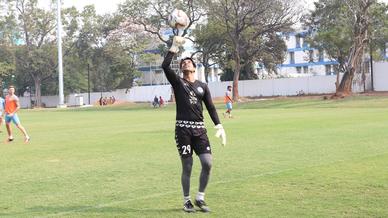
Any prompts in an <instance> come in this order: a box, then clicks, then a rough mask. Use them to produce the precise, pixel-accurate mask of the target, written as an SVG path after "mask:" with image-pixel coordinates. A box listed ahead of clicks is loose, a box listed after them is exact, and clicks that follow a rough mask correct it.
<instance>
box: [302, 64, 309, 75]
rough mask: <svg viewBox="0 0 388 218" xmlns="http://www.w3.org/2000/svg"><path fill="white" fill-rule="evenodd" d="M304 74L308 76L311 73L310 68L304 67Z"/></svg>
mask: <svg viewBox="0 0 388 218" xmlns="http://www.w3.org/2000/svg"><path fill="white" fill-rule="evenodd" d="M303 73H304V74H308V73H309V67H308V66H304V67H303Z"/></svg>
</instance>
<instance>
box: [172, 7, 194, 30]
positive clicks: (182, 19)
mask: <svg viewBox="0 0 388 218" xmlns="http://www.w3.org/2000/svg"><path fill="white" fill-rule="evenodd" d="M167 20H168V25H169V26H170V27H172V28H176V29H184V28H186V27H187V26H188V25H189V17H188V16H187V14H186V13H185V12H184V11H182V10H178V9H174V10H173V11H172V12H171V14H170V15H168V19H167Z"/></svg>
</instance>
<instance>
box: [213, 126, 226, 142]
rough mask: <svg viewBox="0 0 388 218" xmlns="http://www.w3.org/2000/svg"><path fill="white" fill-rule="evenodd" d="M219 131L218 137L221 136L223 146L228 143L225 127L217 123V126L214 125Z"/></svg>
mask: <svg viewBox="0 0 388 218" xmlns="http://www.w3.org/2000/svg"><path fill="white" fill-rule="evenodd" d="M214 128H215V129H216V130H217V132H216V137H217V138H221V140H222V141H221V143H222V145H223V146H225V145H226V133H225V130H224V127H223V126H222V124H217V125H216V126H215V127H214Z"/></svg>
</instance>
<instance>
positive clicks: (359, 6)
mask: <svg viewBox="0 0 388 218" xmlns="http://www.w3.org/2000/svg"><path fill="white" fill-rule="evenodd" d="M384 23H385V24H384ZM386 23H387V6H386V5H385V4H378V3H377V2H376V1H375V0H320V1H319V2H316V3H315V10H314V11H312V12H311V13H310V14H309V16H308V17H307V18H306V22H305V24H306V26H308V27H309V28H310V30H311V31H312V33H313V34H312V37H311V38H310V42H311V44H312V46H314V47H317V48H319V49H321V50H324V51H325V52H326V53H327V54H328V56H329V57H330V58H332V59H334V60H336V61H337V62H338V63H339V64H338V68H339V71H340V72H342V73H343V77H342V80H341V82H339V74H338V75H337V88H336V94H335V96H346V95H349V94H350V93H351V92H352V82H353V78H354V76H355V74H356V73H361V65H362V61H363V57H364V54H365V52H366V48H367V45H368V43H369V42H370V37H371V34H370V32H371V29H376V30H377V29H381V31H378V33H376V35H377V34H380V36H381V35H383V37H381V38H383V39H384V38H385V40H386V39H387V35H386V34H387V32H388V31H387V28H386ZM379 26H380V27H383V28H379ZM384 26H385V27H384ZM384 35H385V36H384ZM381 41H384V40H381ZM381 41H380V43H381ZM376 42H377V41H376Z"/></svg>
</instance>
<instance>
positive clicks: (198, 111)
mask: <svg viewBox="0 0 388 218" xmlns="http://www.w3.org/2000/svg"><path fill="white" fill-rule="evenodd" d="M173 57H174V53H171V52H168V54H167V55H166V57H165V58H164V61H163V64H162V68H163V70H164V73H165V74H166V77H167V79H168V81H169V82H170V83H171V85H172V87H173V89H174V95H175V101H176V120H177V123H178V122H179V123H180V122H182V125H184V123H186V122H187V121H192V122H191V123H195V124H197V123H198V124H202V125H203V113H202V111H203V108H202V101H203V102H204V103H205V106H206V108H207V110H208V112H209V114H210V117H211V119H212V120H213V123H214V125H217V124H220V120H219V118H218V115H217V111H216V108H215V107H214V104H213V101H212V98H211V96H210V91H209V88H208V86H207V85H206V83H203V82H200V81H198V80H196V81H195V82H189V81H187V80H185V79H183V78H181V77H179V76H178V75H177V74H176V73H175V72H174V71H173V70H172V69H171V67H170V64H171V61H172V59H173Z"/></svg>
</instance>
